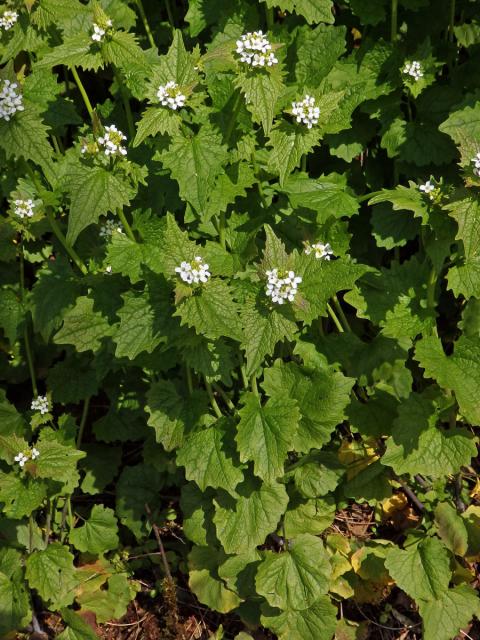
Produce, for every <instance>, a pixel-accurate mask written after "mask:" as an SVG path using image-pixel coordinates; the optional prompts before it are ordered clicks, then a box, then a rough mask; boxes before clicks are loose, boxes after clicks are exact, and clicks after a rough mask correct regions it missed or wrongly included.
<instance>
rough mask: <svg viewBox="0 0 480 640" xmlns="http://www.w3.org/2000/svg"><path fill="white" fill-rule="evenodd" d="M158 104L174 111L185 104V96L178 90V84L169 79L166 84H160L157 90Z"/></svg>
mask: <svg viewBox="0 0 480 640" xmlns="http://www.w3.org/2000/svg"><path fill="white" fill-rule="evenodd" d="M157 97H158V99H159V100H160V104H161V105H162V106H164V107H169V108H170V109H173V111H176V110H177V109H181V108H182V107H184V106H185V100H186V97H185V96H184V95H183V93H181V91H180V90H179V87H178V84H177V83H176V82H173V80H169V81H168V82H167V84H164V85H161V86H160V87H159V88H158V91H157Z"/></svg>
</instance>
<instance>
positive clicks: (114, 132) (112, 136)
mask: <svg viewBox="0 0 480 640" xmlns="http://www.w3.org/2000/svg"><path fill="white" fill-rule="evenodd" d="M126 139H127V136H125V135H124V134H123V133H122V132H121V131H119V130H118V129H117V127H116V126H115V125H114V124H112V125H110V126H109V127H105V133H104V134H103V136H102V137H101V138H98V144H99V145H100V146H102V147H103V149H104V153H105V155H106V156H113V155H118V156H126V155H127V150H126V149H125V147H122V142H123V141H124V140H126Z"/></svg>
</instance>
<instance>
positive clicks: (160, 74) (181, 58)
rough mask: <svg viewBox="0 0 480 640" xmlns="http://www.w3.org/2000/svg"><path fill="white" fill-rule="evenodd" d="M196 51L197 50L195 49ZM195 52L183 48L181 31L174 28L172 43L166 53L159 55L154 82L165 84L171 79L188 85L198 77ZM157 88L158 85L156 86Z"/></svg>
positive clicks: (179, 83)
mask: <svg viewBox="0 0 480 640" xmlns="http://www.w3.org/2000/svg"><path fill="white" fill-rule="evenodd" d="M197 51H198V50H197ZM197 58H198V55H197V54H192V53H190V52H189V51H187V50H186V49H185V45H184V42H183V37H182V32H181V31H180V29H175V31H174V33H173V39H172V44H171V45H170V48H169V49H168V52H167V54H166V55H164V56H161V58H160V60H159V65H158V69H156V70H155V74H156V75H155V84H157V82H158V84H165V83H167V82H168V81H169V80H173V81H174V82H176V83H177V84H178V85H188V84H192V83H194V82H195V81H196V80H197V79H198V70H197V69H195V66H196V64H197ZM156 88H157V89H158V87H156Z"/></svg>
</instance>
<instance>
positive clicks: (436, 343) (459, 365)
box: [415, 336, 480, 464]
mask: <svg viewBox="0 0 480 640" xmlns="http://www.w3.org/2000/svg"><path fill="white" fill-rule="evenodd" d="M415 357H416V359H417V360H418V362H419V364H420V366H421V367H422V369H425V377H427V378H433V379H434V380H436V381H437V382H438V384H439V385H440V386H441V387H444V388H445V389H450V390H452V391H453V392H454V393H455V396H456V398H457V401H458V404H459V406H460V411H461V412H462V413H463V415H464V416H465V418H466V419H467V420H468V421H469V422H471V423H472V424H479V423H480V405H479V403H478V402H477V398H476V393H477V389H478V388H479V385H480V343H479V341H478V340H476V339H474V338H467V337H465V336H462V337H460V338H459V340H457V342H455V347H454V352H453V354H452V355H450V356H446V355H445V353H444V352H443V348H442V344H441V342H440V340H439V339H438V338H435V337H433V336H432V337H426V338H423V339H422V340H421V341H419V342H417V345H416V349H415ZM464 464H468V463H464Z"/></svg>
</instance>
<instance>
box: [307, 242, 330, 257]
mask: <svg viewBox="0 0 480 640" xmlns="http://www.w3.org/2000/svg"><path fill="white" fill-rule="evenodd" d="M304 253H305V255H307V256H309V255H310V254H311V253H315V258H316V259H317V260H331V259H332V256H333V250H332V247H331V246H330V243H328V242H327V243H326V244H323V242H314V243H313V244H310V243H309V242H305V249H304Z"/></svg>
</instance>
